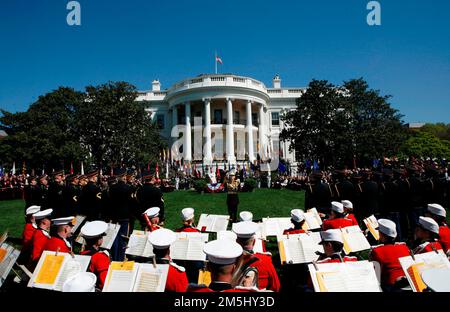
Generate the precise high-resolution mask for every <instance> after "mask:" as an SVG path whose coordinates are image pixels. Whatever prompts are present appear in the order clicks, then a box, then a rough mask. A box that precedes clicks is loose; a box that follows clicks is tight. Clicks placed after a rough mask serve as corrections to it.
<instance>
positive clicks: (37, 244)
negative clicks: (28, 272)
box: [30, 209, 53, 270]
mask: <svg viewBox="0 0 450 312" xmlns="http://www.w3.org/2000/svg"><path fill="white" fill-rule="evenodd" d="M52 212H53V209H45V210H42V211H39V212H36V213H35V214H33V217H34V219H35V220H36V225H37V227H38V228H37V230H36V231H35V232H34V234H33V238H32V239H31V257H30V268H32V269H33V270H34V267H35V266H36V264H37V263H38V261H39V258H40V257H41V255H42V252H43V251H44V246H45V244H46V243H47V241H48V240H50V238H51V236H50V233H49V232H50V225H51V221H50V215H51V214H52Z"/></svg>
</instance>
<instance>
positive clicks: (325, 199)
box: [305, 171, 333, 215]
mask: <svg viewBox="0 0 450 312" xmlns="http://www.w3.org/2000/svg"><path fill="white" fill-rule="evenodd" d="M322 178H323V173H322V172H321V171H316V172H313V173H312V174H311V175H310V177H309V180H310V183H309V185H306V194H305V208H306V209H310V208H317V211H318V212H319V213H322V214H326V215H328V214H330V209H331V204H330V203H331V201H332V198H333V192H332V190H331V186H330V184H328V183H327V182H325V181H322Z"/></svg>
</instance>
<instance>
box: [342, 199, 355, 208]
mask: <svg viewBox="0 0 450 312" xmlns="http://www.w3.org/2000/svg"><path fill="white" fill-rule="evenodd" d="M341 203H342V205H344V207H345V208H350V209H353V204H352V202H351V201H349V200H342V201H341Z"/></svg>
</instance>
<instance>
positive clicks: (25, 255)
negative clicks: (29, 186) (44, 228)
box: [17, 205, 41, 264]
mask: <svg viewBox="0 0 450 312" xmlns="http://www.w3.org/2000/svg"><path fill="white" fill-rule="evenodd" d="M40 210H41V206H36V205H33V206H30V207H28V208H27V210H26V211H25V226H24V228H23V232H22V250H21V251H20V256H19V258H18V259H17V262H18V263H20V264H25V263H26V262H27V261H28V259H30V255H31V247H32V245H31V243H32V239H33V235H34V232H36V230H37V228H38V227H37V225H36V220H35V217H34V216H33V214H35V213H36V212H39V211H40Z"/></svg>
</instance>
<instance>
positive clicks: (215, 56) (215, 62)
mask: <svg viewBox="0 0 450 312" xmlns="http://www.w3.org/2000/svg"><path fill="white" fill-rule="evenodd" d="M214 65H215V66H216V75H217V51H214Z"/></svg>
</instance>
